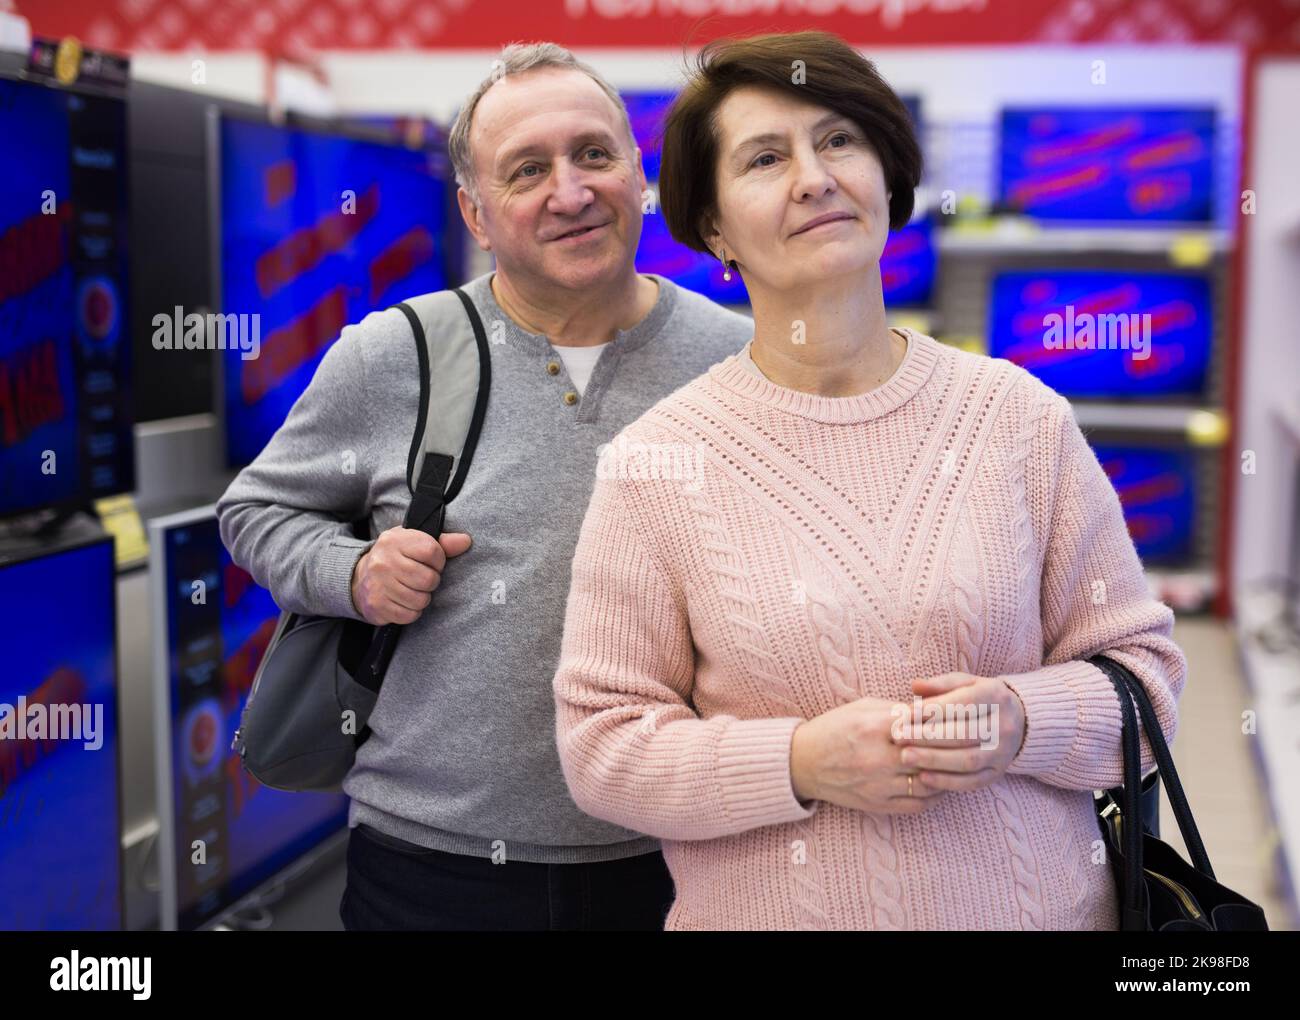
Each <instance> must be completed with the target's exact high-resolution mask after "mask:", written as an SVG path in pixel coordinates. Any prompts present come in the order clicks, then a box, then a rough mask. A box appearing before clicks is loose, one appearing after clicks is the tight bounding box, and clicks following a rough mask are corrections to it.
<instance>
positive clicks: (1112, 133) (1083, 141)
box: [999, 106, 1215, 223]
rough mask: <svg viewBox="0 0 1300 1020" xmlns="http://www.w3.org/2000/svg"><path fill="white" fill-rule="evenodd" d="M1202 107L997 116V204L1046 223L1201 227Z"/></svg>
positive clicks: (1211, 124) (1206, 142) (1206, 174)
mask: <svg viewBox="0 0 1300 1020" xmlns="http://www.w3.org/2000/svg"><path fill="white" fill-rule="evenodd" d="M1214 128H1215V114H1214V109H1213V108H1211V107H1205V108H1200V107H1185V108H1183V107H1180V108H1146V107H1128V106H1120V107H1110V106H1106V107H1041V108H1027V109H1020V108H1010V109H1005V110H1003V111H1002V153H1001V171H1000V178H999V195H1000V197H1001V200H1002V202H1003V203H1004V204H1005V205H1008V206H1010V207H1012V208H1014V209H1017V210H1019V211H1021V212H1023V213H1025V214H1027V215H1029V216H1035V217H1039V218H1041V219H1045V220H1094V221H1108V220H1116V221H1138V222H1141V221H1150V222H1157V223H1159V222H1170V221H1173V222H1197V223H1204V222H1208V221H1210V220H1211V219H1212V218H1213V211H1214V210H1213V205H1214V202H1213V199H1214V191H1213V178H1214V175H1213V166H1214Z"/></svg>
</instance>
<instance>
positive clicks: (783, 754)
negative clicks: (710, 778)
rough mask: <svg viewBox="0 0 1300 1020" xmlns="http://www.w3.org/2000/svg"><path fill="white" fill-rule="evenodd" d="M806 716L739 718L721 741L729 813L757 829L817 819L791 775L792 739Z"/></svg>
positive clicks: (721, 770)
mask: <svg viewBox="0 0 1300 1020" xmlns="http://www.w3.org/2000/svg"><path fill="white" fill-rule="evenodd" d="M802 722H804V720H803V719H798V718H793V717H792V718H788V719H737V720H735V721H734V722H732V723H731V725H729V726H728V727H727V728H726V730H724V731H723V733H722V736H721V738H720V739H719V741H718V778H719V782H720V783H721V785H722V798H723V805H724V806H725V808H726V812H727V815H728V816H729V817H730V818H732V819H734V820H736V821H738V822H742V823H744V824H745V826H746V828H752V829H756V828H759V827H760V826H764V825H779V824H782V823H784V822H796V821H801V820H803V819H805V818H811V817H812V816H813V815H814V814H816V812H817V803H818V802H817V801H811V802H810V803H809V806H807V807H805V806H804V805H803V803H801V802H800V800H799V799H798V798H797V797H796V796H795V795H794V784H793V782H792V781H791V778H790V743H791V741H792V739H793V738H794V731H795V729H796V728H797V727H798V726H799V724H800V723H802Z"/></svg>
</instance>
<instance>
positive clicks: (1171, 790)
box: [1088, 655, 1214, 879]
mask: <svg viewBox="0 0 1300 1020" xmlns="http://www.w3.org/2000/svg"><path fill="white" fill-rule="evenodd" d="M1088 661H1089V662H1090V663H1092V664H1093V665H1094V666H1096V667H1097V668H1098V669H1100V670H1102V672H1104V673H1106V675H1107V676H1109V677H1110V679H1111V682H1112V683H1113V684H1114V685H1115V687H1116V691H1117V693H1118V694H1119V695H1120V710H1121V712H1122V713H1123V715H1124V729H1125V731H1127V730H1129V729H1133V731H1134V739H1133V741H1132V744H1133V747H1132V754H1133V757H1134V770H1135V772H1139V773H1140V771H1141V765H1140V757H1139V755H1138V749H1137V739H1136V736H1137V727H1136V723H1135V722H1134V721H1133V718H1132V716H1133V706H1132V704H1130V703H1129V698H1125V697H1123V695H1124V693H1125V692H1127V693H1128V694H1129V696H1130V697H1131V699H1132V701H1133V702H1134V703H1136V704H1137V710H1138V713H1139V715H1141V717H1142V728H1143V729H1144V730H1145V731H1146V736H1147V743H1148V744H1149V745H1150V747H1151V754H1152V757H1154V758H1155V761H1156V768H1157V770H1158V771H1159V773H1160V779H1161V781H1162V782H1163V783H1164V784H1165V790H1166V791H1167V792H1168V794H1169V805H1170V807H1171V808H1172V809H1173V812H1174V818H1175V819H1176V820H1177V822H1178V831H1179V832H1181V833H1182V835H1183V842H1184V843H1185V844H1186V845H1187V852H1188V854H1189V855H1190V856H1191V858H1192V864H1193V865H1194V866H1195V867H1196V870H1197V871H1199V872H1201V873H1202V874H1203V875H1205V876H1206V877H1207V878H1210V879H1214V869H1213V868H1212V867H1211V866H1210V857H1209V854H1207V853H1206V851H1205V843H1204V842H1203V841H1202V840H1201V834H1200V831H1199V830H1198V829H1197V828H1196V820H1195V819H1194V818H1193V817H1192V808H1191V805H1190V804H1189V803H1188V801H1187V794H1186V793H1185V792H1184V791H1183V784H1182V781H1181V780H1180V779H1179V778H1178V770H1177V769H1176V768H1174V759H1173V756H1172V755H1171V754H1170V753H1169V745H1168V744H1167V743H1166V742H1165V735H1164V733H1163V731H1162V730H1161V729H1160V721H1159V719H1158V718H1157V717H1156V711H1155V708H1154V707H1153V706H1152V704H1151V699H1150V697H1148V695H1147V692H1146V688H1144V687H1143V686H1142V684H1141V682H1140V681H1139V680H1138V679H1137V677H1135V676H1134V675H1133V672H1132V671H1131V670H1130V669H1129V668H1128V667H1127V666H1125V665H1124V664H1123V663H1121V662H1117V661H1116V660H1115V659H1112V658H1110V657H1108V656H1105V655H1094V656H1093V657H1092V658H1090V659H1089V660H1088ZM1129 751H1130V749H1129V741H1128V739H1127V737H1126V739H1125V741H1124V755H1125V776H1124V798H1125V804H1124V811H1125V812H1126V813H1128V812H1129V811H1133V812H1135V813H1134V814H1130V815H1129V817H1130V818H1136V817H1137V814H1136V809H1137V794H1138V791H1139V790H1140V786H1141V780H1140V779H1138V780H1136V781H1134V780H1133V779H1131V778H1130V777H1129V774H1128V771H1129V770H1128V767H1127V765H1128V762H1127V759H1128V756H1129ZM1130 785H1132V788H1133V798H1132V799H1133V804H1132V805H1130V804H1129V803H1128V800H1129V788H1130ZM1124 828H1125V831H1126V833H1127V830H1128V829H1129V828H1134V829H1138V828H1139V827H1138V826H1125V827H1124ZM1126 847H1127V840H1126ZM1125 853H1127V849H1126V850H1125Z"/></svg>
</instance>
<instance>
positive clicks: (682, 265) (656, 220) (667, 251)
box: [636, 212, 749, 305]
mask: <svg viewBox="0 0 1300 1020" xmlns="http://www.w3.org/2000/svg"><path fill="white" fill-rule="evenodd" d="M636 267H637V269H638V270H639V271H640V272H642V273H658V274H659V275H660V276H666V277H667V278H668V279H670V280H672V281H673V283H675V284H677V285H678V286H679V287H685V288H686V289H687V290H693V291H695V292H696V293H699V294H703V295H704V296H705V297H707V298H709V299H710V300H711V301H716V302H717V303H718V304H720V305H745V304H748V303H749V294H748V292H747V291H746V290H745V284H744V283H743V282H742V281H741V279H740V274H739V273H737V272H735V271H734V270H733V271H732V274H731V281H730V282H727V281H726V280H724V279H723V278H722V273H723V268H722V263H721V262H719V261H718V260H717V259H715V258H714V257H713V256H711V255H705V254H704V253H703V252H698V251H693V250H692V249H690V248H687V247H686V245H684V244H678V243H677V242H676V241H675V240H673V237H672V235H671V234H670V233H668V225H667V223H666V222H665V221H664V218H663V216H661V215H660V214H659V213H658V212H654V213H647V214H646V215H645V216H643V217H642V219H641V243H640V245H639V246H638V248H637V253H636Z"/></svg>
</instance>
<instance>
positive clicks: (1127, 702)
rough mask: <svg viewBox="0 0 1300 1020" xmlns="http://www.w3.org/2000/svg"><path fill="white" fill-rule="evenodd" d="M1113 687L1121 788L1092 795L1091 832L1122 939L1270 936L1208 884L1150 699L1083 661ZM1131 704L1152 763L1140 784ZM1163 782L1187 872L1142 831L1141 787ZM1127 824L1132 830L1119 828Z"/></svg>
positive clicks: (1113, 672) (1128, 679) (1111, 671)
mask: <svg viewBox="0 0 1300 1020" xmlns="http://www.w3.org/2000/svg"><path fill="white" fill-rule="evenodd" d="M1088 661H1089V662H1090V663H1092V664H1093V665H1094V666H1096V667H1097V668H1098V669H1100V670H1101V671H1102V672H1103V673H1105V674H1106V675H1107V676H1108V677H1110V680H1111V683H1113V684H1114V685H1115V692H1116V693H1117V694H1118V695H1119V705H1120V711H1121V713H1122V715H1123V720H1124V732H1123V738H1122V745H1123V751H1124V784H1123V785H1122V786H1117V787H1114V788H1112V789H1110V790H1105V791H1101V792H1099V793H1097V794H1096V795H1095V799H1094V801H1095V804H1096V807H1097V825H1098V827H1099V828H1100V829H1101V834H1102V838H1103V839H1104V840H1105V842H1106V848H1107V851H1108V855H1109V857H1110V863H1111V870H1112V872H1113V874H1114V876H1115V887H1116V890H1117V892H1118V893H1119V898H1120V930H1121V931H1268V922H1267V921H1266V920H1265V918H1264V911H1263V910H1262V909H1261V908H1260V907H1259V905H1258V904H1255V903H1252V902H1251V901H1250V900H1248V899H1246V898H1245V897H1244V896H1242V895H1241V894H1240V893H1238V892H1234V891H1233V890H1231V889H1229V888H1228V887H1227V886H1225V885H1222V884H1220V883H1219V882H1217V881H1216V880H1215V878H1214V869H1213V868H1211V867H1210V858H1209V856H1208V855H1207V854H1206V852H1205V844H1204V843H1202V842H1201V835H1200V833H1199V832H1198V831H1197V829H1196V822H1195V820H1194V819H1193V818H1192V809H1191V807H1190V806H1189V805H1188V803H1187V797H1186V795H1185V794H1184V793H1183V786H1182V783H1181V782H1180V781H1179V779H1178V772H1177V771H1176V770H1175V769H1174V761H1173V758H1172V757H1171V756H1170V754H1169V745H1168V744H1166V743H1165V738H1164V734H1163V733H1162V732H1161V730H1160V724H1159V720H1158V719H1157V718H1156V712H1155V709H1154V708H1153V707H1152V705H1151V699H1150V698H1148V697H1147V692H1146V690H1145V689H1144V688H1143V686H1142V684H1141V682H1140V681H1139V680H1138V679H1137V677H1135V676H1134V675H1133V673H1132V672H1131V671H1130V670H1129V669H1128V668H1127V667H1126V666H1124V665H1122V664H1120V663H1119V662H1116V661H1115V660H1114V659H1111V658H1107V657H1106V656H1104V655H1095V656H1093V657H1092V658H1090V659H1088ZM1135 702H1136V704H1137V708H1138V713H1139V714H1140V715H1141V717H1142V729H1143V730H1144V731H1145V732H1146V735H1147V742H1148V743H1149V744H1150V746H1151V753H1152V756H1153V757H1154V758H1155V761H1156V771H1154V772H1153V773H1152V774H1151V776H1150V777H1148V780H1147V782H1146V783H1143V781H1142V775H1141V770H1142V764H1141V755H1140V752H1139V744H1138V724H1137V719H1136V718H1135V717H1134V713H1133V704H1134V703H1135ZM1161 778H1163V779H1164V783H1165V789H1166V790H1167V791H1168V793H1169V804H1170V807H1172V809H1173V812H1174V817H1175V818H1176V819H1177V820H1178V829H1179V831H1180V832H1181V833H1182V834H1183V842H1184V843H1185V844H1186V845H1187V852H1188V853H1189V854H1191V857H1192V863H1191V864H1188V863H1187V862H1186V861H1185V860H1183V859H1182V858H1181V857H1180V856H1179V855H1178V853H1177V852H1176V851H1175V850H1174V849H1173V847H1171V846H1169V844H1168V843H1164V842H1162V841H1161V840H1160V839H1158V838H1157V837H1156V836H1154V835H1152V834H1151V832H1149V831H1148V829H1147V827H1146V826H1145V825H1144V824H1142V822H1141V816H1140V814H1139V810H1138V800H1139V796H1140V795H1141V793H1145V792H1146V791H1145V790H1143V787H1144V786H1145V787H1147V788H1148V789H1150V788H1154V787H1155V784H1156V783H1158V782H1159V781H1160V779H1161ZM1125 818H1130V819H1135V820H1137V824H1132V825H1125V824H1123V822H1124V819H1125Z"/></svg>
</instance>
